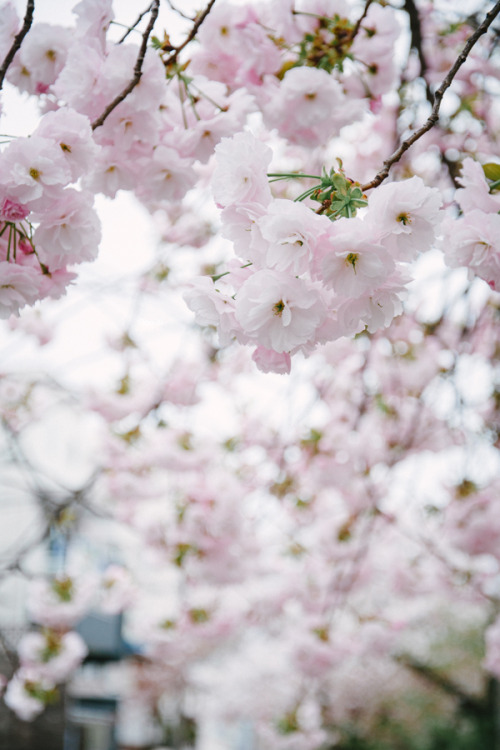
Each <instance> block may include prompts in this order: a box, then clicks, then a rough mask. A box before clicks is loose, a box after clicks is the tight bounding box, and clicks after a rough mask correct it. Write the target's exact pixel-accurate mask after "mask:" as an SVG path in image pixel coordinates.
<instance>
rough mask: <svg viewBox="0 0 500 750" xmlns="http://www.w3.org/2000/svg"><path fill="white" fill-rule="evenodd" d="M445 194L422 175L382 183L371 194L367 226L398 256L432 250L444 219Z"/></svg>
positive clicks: (410, 257) (376, 239) (377, 240)
mask: <svg viewBox="0 0 500 750" xmlns="http://www.w3.org/2000/svg"><path fill="white" fill-rule="evenodd" d="M441 204H442V200H441V196H440V193H439V190H438V189H437V188H428V187H426V186H425V185H424V183H423V181H422V179H421V178H420V177H412V178H411V179H409V180H404V181H402V182H391V183H389V184H387V185H381V186H380V187H378V188H375V190H374V191H373V192H372V193H371V194H370V196H369V197H368V212H367V214H366V216H365V221H366V223H367V228H369V229H370V231H372V233H373V239H374V241H375V242H381V243H382V244H383V245H384V247H386V248H387V249H388V250H389V252H390V253H391V254H392V255H393V257H394V258H395V259H396V260H401V261H408V260H413V259H414V258H415V257H416V255H417V254H418V253H419V252H425V251H426V250H429V249H430V247H431V245H432V242H433V240H434V237H435V231H436V229H435V228H436V225H437V224H438V222H439V221H440V218H441V217H440V211H439V209H440V207H441Z"/></svg>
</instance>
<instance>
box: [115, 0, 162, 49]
mask: <svg viewBox="0 0 500 750" xmlns="http://www.w3.org/2000/svg"><path fill="white" fill-rule="evenodd" d="M153 5H154V3H151V5H150V6H149V8H146V10H143V11H142V13H140V14H139V15H138V16H137V18H136V20H135V21H134V23H133V24H132V26H129V27H128V29H127V31H126V32H125V34H124V35H123V36H122V38H121V39H119V40H118V42H117V44H122V42H124V41H125V39H126V38H127V37H128V35H129V34H130V33H131V32H132V31H133V30H134V29H135V28H136V27H137V26H138V25H139V24H140V22H141V21H142V19H143V18H144V16H146V15H147V14H148V13H150V12H151V11H152V10H153Z"/></svg>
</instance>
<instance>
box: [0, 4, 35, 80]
mask: <svg viewBox="0 0 500 750" xmlns="http://www.w3.org/2000/svg"><path fill="white" fill-rule="evenodd" d="M34 11H35V0H28V4H27V6H26V15H25V16H24V23H23V25H22V28H21V30H20V31H19V33H18V34H16V36H15V38H14V41H13V42H12V47H11V48H10V50H9V51H8V52H7V56H6V58H5V60H4V61H3V63H2V67H1V68H0V90H1V88H2V86H3V82H4V78H5V74H6V73H7V70H8V69H9V65H10V64H11V62H12V60H13V59H14V55H15V54H16V52H17V51H18V50H19V49H20V48H21V44H22V43H23V39H24V37H25V36H26V34H27V33H28V31H29V30H30V29H31V24H32V23H33V13H34Z"/></svg>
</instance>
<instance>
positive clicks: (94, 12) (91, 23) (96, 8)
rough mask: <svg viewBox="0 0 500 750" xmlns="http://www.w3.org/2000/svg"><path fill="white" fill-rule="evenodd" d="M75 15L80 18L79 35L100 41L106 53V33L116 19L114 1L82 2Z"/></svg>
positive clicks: (74, 9)
mask: <svg viewBox="0 0 500 750" xmlns="http://www.w3.org/2000/svg"><path fill="white" fill-rule="evenodd" d="M73 13H74V14H75V15H76V16H77V17H78V24H77V27H76V28H77V33H78V35H79V36H82V37H84V38H85V37H86V38H88V39H98V40H99V43H100V45H101V47H102V50H103V51H104V47H105V41H106V32H107V30H108V28H109V25H110V23H111V21H112V20H113V18H114V13H113V0H80V2H79V3H77V4H76V5H75V7H74V8H73Z"/></svg>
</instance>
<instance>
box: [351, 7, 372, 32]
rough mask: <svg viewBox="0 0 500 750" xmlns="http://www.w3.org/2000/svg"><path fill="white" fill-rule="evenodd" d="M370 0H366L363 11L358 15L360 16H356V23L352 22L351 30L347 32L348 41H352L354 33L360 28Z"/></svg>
mask: <svg viewBox="0 0 500 750" xmlns="http://www.w3.org/2000/svg"><path fill="white" fill-rule="evenodd" d="M372 2H373V0H366V3H365V7H364V10H363V12H362V14H361V15H360V17H359V18H358V20H357V21H356V23H355V24H354V27H353V30H352V31H351V33H350V34H349V41H350V42H352V41H353V40H354V39H355V37H356V35H357V33H358V31H359V29H360V26H361V24H362V23H363V21H364V20H365V18H366V14H367V13H368V8H369V7H370V5H371V4H372Z"/></svg>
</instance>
